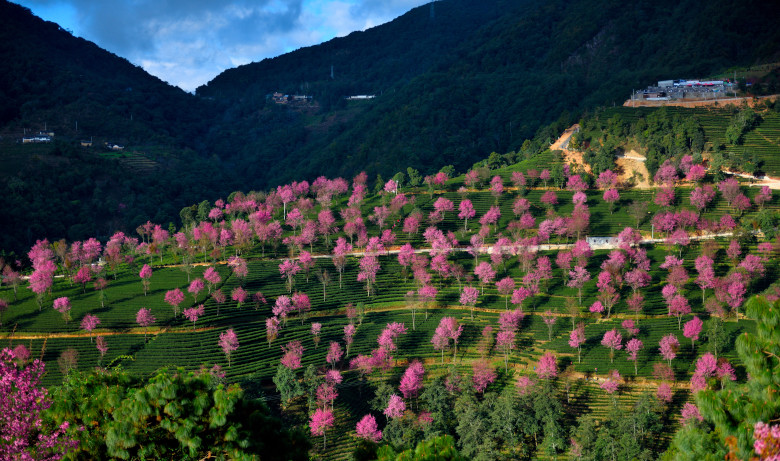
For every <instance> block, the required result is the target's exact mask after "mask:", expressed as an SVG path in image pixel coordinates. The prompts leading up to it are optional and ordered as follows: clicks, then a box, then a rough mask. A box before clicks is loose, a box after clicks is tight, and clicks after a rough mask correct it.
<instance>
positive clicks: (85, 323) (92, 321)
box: [81, 314, 100, 342]
mask: <svg viewBox="0 0 780 461" xmlns="http://www.w3.org/2000/svg"><path fill="white" fill-rule="evenodd" d="M99 324H100V319H99V318H98V317H97V316H96V315H92V314H87V315H85V316H84V318H83V319H81V329H82V330H84V331H86V332H87V333H89V342H92V330H94V329H95V328H96V327H97V326H98V325H99Z"/></svg>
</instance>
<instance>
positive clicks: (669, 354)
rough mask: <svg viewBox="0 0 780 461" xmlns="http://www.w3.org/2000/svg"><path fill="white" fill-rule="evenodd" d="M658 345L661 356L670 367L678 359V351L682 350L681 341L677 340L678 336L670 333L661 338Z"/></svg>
mask: <svg viewBox="0 0 780 461" xmlns="http://www.w3.org/2000/svg"><path fill="white" fill-rule="evenodd" d="M658 345H659V346H660V347H659V349H660V351H661V355H662V356H663V358H665V359H666V360H668V361H669V366H671V365H672V360H673V359H674V358H675V357H677V351H678V350H679V349H680V341H679V340H678V339H677V336H675V335H674V334H673V333H669V334H668V335H666V336H664V337H663V338H661V341H660V342H659V343H658Z"/></svg>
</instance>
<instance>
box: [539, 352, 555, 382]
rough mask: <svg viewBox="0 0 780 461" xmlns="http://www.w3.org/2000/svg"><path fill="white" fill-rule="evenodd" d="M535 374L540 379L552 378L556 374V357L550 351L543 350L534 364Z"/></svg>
mask: <svg viewBox="0 0 780 461" xmlns="http://www.w3.org/2000/svg"><path fill="white" fill-rule="evenodd" d="M536 374H537V375H538V376H539V378H541V379H553V378H555V377H556V376H558V365H557V359H556V358H555V355H554V354H553V353H552V352H545V353H544V355H542V357H541V358H540V359H539V362H538V363H537V364H536Z"/></svg>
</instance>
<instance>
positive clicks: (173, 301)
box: [165, 288, 184, 317]
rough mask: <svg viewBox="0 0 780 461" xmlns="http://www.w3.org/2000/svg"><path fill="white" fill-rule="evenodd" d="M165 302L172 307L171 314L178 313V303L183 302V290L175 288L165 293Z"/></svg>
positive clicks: (176, 314)
mask: <svg viewBox="0 0 780 461" xmlns="http://www.w3.org/2000/svg"><path fill="white" fill-rule="evenodd" d="M165 302H166V303H168V304H170V305H171V307H173V316H174V317H176V316H178V315H179V305H180V304H181V303H183V302H184V292H182V291H181V290H180V289H178V288H175V289H173V290H169V291H167V292H166V293H165Z"/></svg>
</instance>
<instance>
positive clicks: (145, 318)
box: [135, 307, 157, 342]
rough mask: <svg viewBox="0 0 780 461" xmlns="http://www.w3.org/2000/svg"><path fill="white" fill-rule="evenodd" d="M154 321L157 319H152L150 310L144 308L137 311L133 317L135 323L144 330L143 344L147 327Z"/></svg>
mask: <svg viewBox="0 0 780 461" xmlns="http://www.w3.org/2000/svg"><path fill="white" fill-rule="evenodd" d="M155 320H157V319H155V318H154V315H152V311H151V310H150V309H147V308H145V307H142V308H140V309H138V313H136V315H135V323H137V324H138V325H140V326H142V327H143V328H144V342H146V334H147V333H148V330H149V326H151V325H152V324H153V323H154V322H155Z"/></svg>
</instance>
